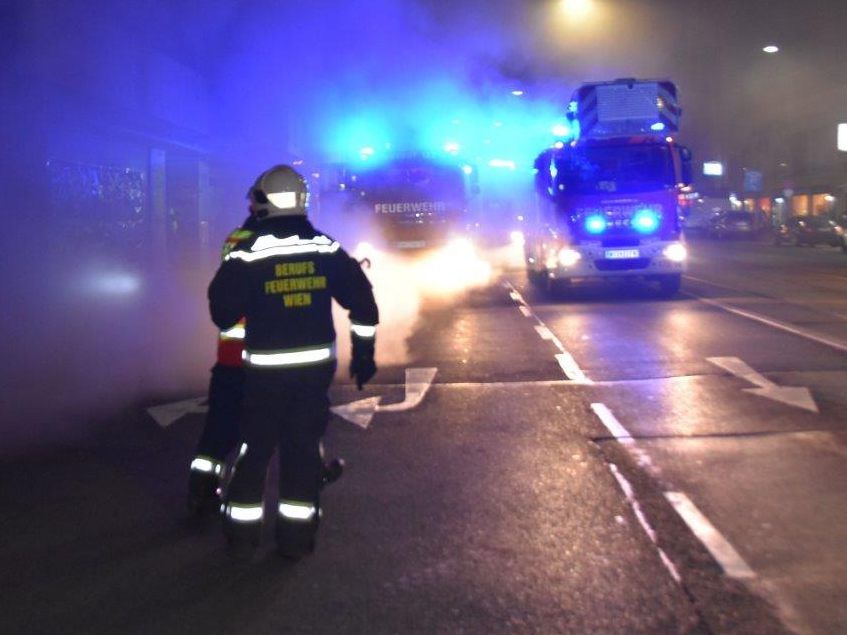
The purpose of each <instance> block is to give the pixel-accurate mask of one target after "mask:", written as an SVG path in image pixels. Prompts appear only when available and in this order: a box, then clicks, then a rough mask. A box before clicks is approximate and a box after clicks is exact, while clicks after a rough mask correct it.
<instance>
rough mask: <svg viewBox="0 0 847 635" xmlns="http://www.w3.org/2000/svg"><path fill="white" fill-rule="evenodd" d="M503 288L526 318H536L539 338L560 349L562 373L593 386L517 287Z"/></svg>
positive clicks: (536, 329) (505, 284) (558, 356)
mask: <svg viewBox="0 0 847 635" xmlns="http://www.w3.org/2000/svg"><path fill="white" fill-rule="evenodd" d="M503 287H504V288H505V289H507V290H508V291H509V297H510V298H511V299H512V300H513V301H514V302H515V303H517V305H518V309H520V312H521V313H523V315H524V317H528V318H534V319H535V321H536V322H538V324H536V325H535V331H536V333H538V335H539V337H541V339H543V340H545V341H548V342H552V343H553V345H554V346H555V347H556V348H558V349H559V353H558V354H557V355H556V356H555V357H556V361H557V362H558V363H559V366H560V367H561V368H562V371H563V372H564V373H565V376H566V377H567V378H568V379H571V380H573V381H574V382H576V383H580V384H593V383H594V382H593V381H591V379H589V378H588V376H587V375H586V374H585V372H583V370H582V369H581V368H580V367H579V364H577V363H576V360H575V359H574V358H573V355H571V354H570V353H569V352H568V351H567V350H566V349H565V346H564V344H562V342H561V340H560V339H559V338H558V337H556V335H555V334H554V333H553V331H551V330H550V328H549V327H548V326H547V325H546V324H544V322H543V321H542V320H541V318H539V317H538V316H537V315H535V314H534V313H533V312H532V309H530V308H529V305H528V304H527V303H526V300H524V299H523V296H522V295H521V294H520V293H519V292H518V290H517V289H515V287H514V286H513V285H512V284H511V283H510V282H508V281H506V282H505V283H504V284H503Z"/></svg>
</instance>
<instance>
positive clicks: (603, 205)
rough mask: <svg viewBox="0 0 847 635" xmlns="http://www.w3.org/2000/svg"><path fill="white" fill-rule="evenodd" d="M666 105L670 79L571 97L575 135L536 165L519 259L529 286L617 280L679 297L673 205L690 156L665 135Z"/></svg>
mask: <svg viewBox="0 0 847 635" xmlns="http://www.w3.org/2000/svg"><path fill="white" fill-rule="evenodd" d="M599 88H606V89H608V90H605V91H604V90H598V89H599ZM636 88H637V90H636ZM631 91H634V92H631ZM604 98H605V99H606V100H608V101H610V102H611V104H604V101H603V99H604ZM645 99H646V100H647V102H648V103H647V104H646V105H645V103H644V102H645ZM675 99H676V90H675V88H673V85H672V84H670V83H669V82H639V81H636V80H617V81H616V82H609V83H602V84H594V85H589V86H588V87H587V88H586V87H582V88H581V89H579V90H578V91H577V93H576V94H575V100H577V101H576V102H575V105H572V112H573V114H574V119H575V121H576V123H577V124H578V125H577V127H578V128H580V129H581V136H580V137H579V138H577V139H574V140H573V141H571V142H570V143H567V144H560V147H554V148H549V149H548V150H546V151H544V152H542V153H541V154H540V155H539V156H538V158H537V159H536V161H535V191H536V205H535V210H534V211H535V214H534V219H533V221H534V222H533V223H532V225H533V230H532V231H531V232H530V237H529V238H528V240H527V241H526V252H525V256H526V264H527V271H528V274H529V278H530V280H531V281H532V282H534V283H536V284H539V285H543V286H545V287H547V288H548V289H554V288H556V287H561V286H565V285H568V284H570V283H571V281H573V280H576V279H591V278H595V279H596V278H610V277H622V276H626V277H643V278H646V279H648V280H653V281H656V282H658V283H659V285H660V290H661V292H662V294H663V295H668V296H670V295H674V294H675V293H676V292H677V291H678V290H679V286H680V281H681V275H682V273H683V272H684V271H685V268H686V260H687V248H686V246H685V244H684V242H683V237H682V228H681V213H680V201H681V200H682V199H683V196H682V195H683V193H684V191H685V189H686V188H687V186H688V185H689V183H690V180H691V168H690V152H689V151H688V149H687V148H685V147H684V146H681V145H679V144H678V143H676V141H675V139H674V137H673V135H672V133H673V132H675V129H676V125H677V123H678V120H679V117H678V113H679V110H678V108H677V107H676V105H675ZM573 103H574V102H572V104H573ZM580 104H582V106H580ZM627 132H628V133H629V134H627ZM659 132H661V134H658V133H659Z"/></svg>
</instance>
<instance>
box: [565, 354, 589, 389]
mask: <svg viewBox="0 0 847 635" xmlns="http://www.w3.org/2000/svg"><path fill="white" fill-rule="evenodd" d="M556 361H557V362H559V366H560V367H561V368H562V371H563V372H564V373H565V376H566V377H567V378H568V379H572V380H573V381H575V382H579V383H580V384H592V383H594V382H592V381H591V380H590V379H589V378H588V377H586V375H585V373H584V372H582V369H581V368H580V367H579V364H577V363H576V360H575V359H574V358H573V356H572V355H571V354H570V353H567V352H565V353H557V354H556Z"/></svg>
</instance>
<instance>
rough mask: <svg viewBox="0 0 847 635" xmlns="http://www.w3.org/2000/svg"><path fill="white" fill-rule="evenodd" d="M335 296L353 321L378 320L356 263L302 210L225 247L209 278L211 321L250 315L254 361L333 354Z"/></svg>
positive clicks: (271, 363)
mask: <svg viewBox="0 0 847 635" xmlns="http://www.w3.org/2000/svg"><path fill="white" fill-rule="evenodd" d="M333 298H334V299H335V300H336V301H337V302H338V303H339V304H340V305H341V306H342V307H344V308H345V309H347V310H348V311H349V312H350V320H351V322H352V324H353V325H358V326H360V327H364V328H367V327H374V326H376V324H377V323H378V322H379V313H378V310H377V306H376V302H375V301H374V296H373V290H372V288H371V285H370V282H369V281H368V279H367V277H366V276H365V274H364V272H363V271H362V268H361V266H360V265H359V263H358V262H356V260H354V259H353V258H351V257H350V256H349V255H348V254H347V252H345V251H344V250H343V249H342V248H341V246H340V245H339V243H338V242H336V241H335V240H333V239H332V238H330V237H329V236H326V235H325V234H323V233H321V232H319V231H318V230H316V229H315V228H314V226H313V225H312V224H311V223H310V222H309V220H308V219H307V218H306V217H304V216H292V217H282V218H271V219H267V220H263V221H260V222H259V223H258V224H257V225H256V227H255V228H254V232H253V233H252V234H251V235H250V236H249V237H246V238H245V239H244V240H241V241H240V242H238V243H237V244H236V245H234V246H233V248H232V249H231V250H230V251H229V253H228V254H226V256H225V258H224V261H223V262H222V263H221V266H220V268H219V269H218V271H217V273H216V274H215V277H214V279H213V280H212V282H211V284H210V285H209V309H210V312H211V315H212V321H213V322H214V323H215V324H216V325H217V326H218V328H220V329H222V330H224V329H228V328H230V327H232V326H233V325H234V324H235V323H236V322H238V321H239V320H240V319H241V318H242V317H244V318H246V322H247V328H246V338H245V349H246V358H245V359H246V361H247V363H248V365H251V366H257V367H259V366H266V367H284V366H299V365H304V364H312V363H322V362H324V361H326V360H328V359H333V358H334V357H335V354H334V342H335V329H334V328H333V324H332V310H331V301H332V299H333ZM354 328H355V326H354ZM325 350H329V351H330V355H329V357H327V356H326V355H325V354H324V353H323V351H325ZM318 351H320V353H318ZM251 360H252V361H251Z"/></svg>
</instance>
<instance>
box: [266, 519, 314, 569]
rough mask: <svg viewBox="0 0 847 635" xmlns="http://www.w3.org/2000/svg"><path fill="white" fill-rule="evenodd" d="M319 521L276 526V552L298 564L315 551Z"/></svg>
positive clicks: (280, 522)
mask: <svg viewBox="0 0 847 635" xmlns="http://www.w3.org/2000/svg"><path fill="white" fill-rule="evenodd" d="M317 531H318V521H317V519H315V520H312V521H306V522H284V521H282V520H278V522H277V524H276V552H277V554H279V555H280V556H281V557H283V558H284V559H286V560H289V561H292V562H296V561H298V560H300V559H301V558H303V557H305V556H308V555H310V554H312V553H314V551H315V535H316V534H317Z"/></svg>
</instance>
